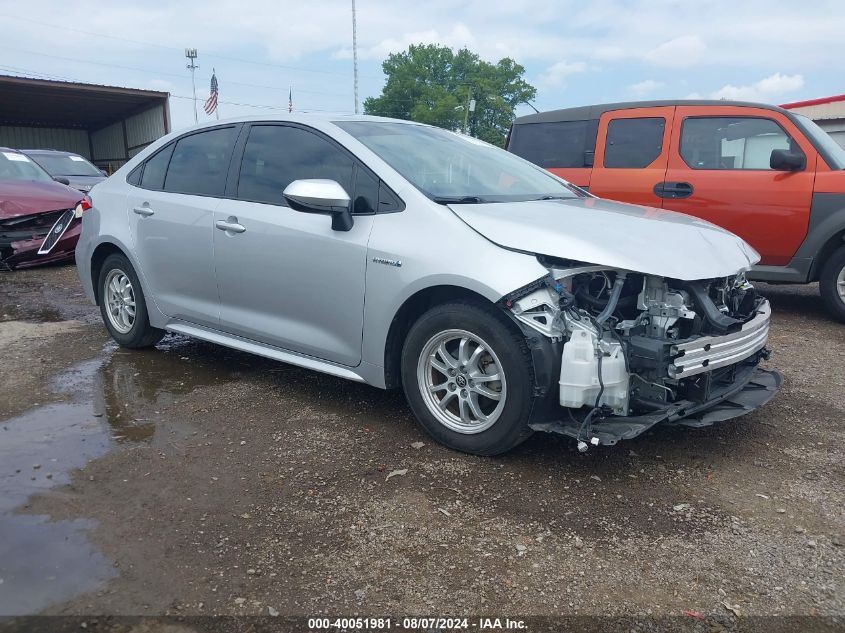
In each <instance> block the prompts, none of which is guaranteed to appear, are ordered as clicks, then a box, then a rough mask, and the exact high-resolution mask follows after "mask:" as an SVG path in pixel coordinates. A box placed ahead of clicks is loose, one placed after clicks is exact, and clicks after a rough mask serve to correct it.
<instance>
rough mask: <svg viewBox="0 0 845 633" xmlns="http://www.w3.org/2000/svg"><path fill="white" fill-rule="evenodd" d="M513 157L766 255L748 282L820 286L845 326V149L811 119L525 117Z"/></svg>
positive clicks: (758, 112)
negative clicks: (725, 234) (684, 217)
mask: <svg viewBox="0 0 845 633" xmlns="http://www.w3.org/2000/svg"><path fill="white" fill-rule="evenodd" d="M507 148H508V149H509V150H510V151H511V152H513V153H515V154H517V155H519V156H521V157H523V158H525V159H527V160H530V161H532V162H533V163H536V164H537V165H539V166H541V167H544V168H546V169H548V170H549V171H551V172H553V173H555V174H557V175H559V176H561V177H562V178H564V179H566V180H568V181H569V182H571V183H573V184H575V185H578V186H580V187H583V188H585V189H588V190H589V191H590V192H591V193H593V194H595V195H597V196H599V197H602V198H610V199H613V200H620V201H623V202H632V203H636V204H642V205H648V206H651V207H658V208H664V209H671V210H673V211H680V212H682V213H687V214H690V215H694V216H697V217H700V218H702V219H705V220H708V221H710V222H713V223H714V224H718V225H720V226H722V227H724V228H726V229H728V230H730V231H732V232H733V233H736V234H737V235H739V236H741V237H742V238H743V239H745V240H746V241H747V242H748V243H749V244H751V245H752V246H753V247H754V248H755V249H757V251H758V252H759V253H760V256H761V260H760V264H759V265H758V266H756V267H754V269H753V270H752V271H751V273H750V274H749V277H750V278H752V279H758V280H761V281H768V282H774V283H809V282H814V281H819V282H820V284H819V286H820V289H821V295H822V298H823V300H824V302H825V305H826V306H827V308H828V309H829V311H830V312H831V314H832V315H833V316H835V317H836V318H838V319H839V320H841V321H843V322H845V149H843V148H842V147H840V146H839V145H838V144H837V143H836V141H834V140H833V139H832V138H831V137H830V136H829V135H828V134H827V133H826V132H824V131H823V130H822V129H821V128H819V127H818V126H817V125H816V124H815V123H813V122H812V121H811V120H810V119H808V118H806V117H803V116H801V115H798V114H795V113H794V112H790V111H788V110H784V109H783V108H778V107H776V106H770V105H763V104H758V103H743V102H734V101H650V102H633V103H612V104H604V105H594V106H585V107H578V108H567V109H564V110H554V111H551V112H542V113H539V114H532V115H529V116H524V117H520V118H518V119H516V121H514V124H513V126H512V128H511V131H510V134H509V135H508V143H507Z"/></svg>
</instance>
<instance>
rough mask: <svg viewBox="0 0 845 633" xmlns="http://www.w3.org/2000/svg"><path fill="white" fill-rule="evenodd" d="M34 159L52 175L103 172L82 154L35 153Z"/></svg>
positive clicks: (94, 174) (100, 173)
mask: <svg viewBox="0 0 845 633" xmlns="http://www.w3.org/2000/svg"><path fill="white" fill-rule="evenodd" d="M31 158H32V160H34V161H35V162H37V163H38V164H39V165H41V166H42V167H43V168H44V169H46V170H47V173H49V174H50V175H51V176H100V177H101V178H102V176H103V174H102V172H100V170H99V169H97V168H96V167H94V165H92V164H91V163H89V162H88V161H87V160H85V159H84V158H82V156H74V155H73V154H34V155H33V156H31Z"/></svg>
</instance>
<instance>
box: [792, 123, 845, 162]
mask: <svg viewBox="0 0 845 633" xmlns="http://www.w3.org/2000/svg"><path fill="white" fill-rule="evenodd" d="M793 120H794V121H795V123H796V124H797V125H798V127H800V128H801V129H802V130H803V131H804V134H806V135H807V136H808V137H810V140H812V141H813V144H814V145H815V146H816V147H817V148H819V151H820V153H821V154H822V158H824V160H825V162H827V163H831V165H830V168H831V169H845V149H843V148H842V146H841V145H840V144H839V143H837V142H836V141H834V140H833V137H832V136H831V135H830V134H828V133H827V132H825V131H824V130H823V129H821V128H820V127H819V126H818V125H816V123H815V122H814V121H812V120H810V119H808V118H807V117H805V116H803V115H801V114H796V115H794V119H793Z"/></svg>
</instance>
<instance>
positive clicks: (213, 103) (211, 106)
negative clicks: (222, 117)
mask: <svg viewBox="0 0 845 633" xmlns="http://www.w3.org/2000/svg"><path fill="white" fill-rule="evenodd" d="M203 109H204V110H205V113H206V114H211V113H212V112H214V111H215V110H216V109H217V75H216V74H215V73H214V71H212V72H211V94H209V95H208V99H206V100H205V106H203Z"/></svg>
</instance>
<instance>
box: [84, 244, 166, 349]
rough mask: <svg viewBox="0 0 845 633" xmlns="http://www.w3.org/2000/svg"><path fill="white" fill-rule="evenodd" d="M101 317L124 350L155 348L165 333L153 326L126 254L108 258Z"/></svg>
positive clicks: (101, 283) (103, 276)
mask: <svg viewBox="0 0 845 633" xmlns="http://www.w3.org/2000/svg"><path fill="white" fill-rule="evenodd" d="M98 288H99V298H100V314H101V315H102V317H103V323H104V324H105V326H106V329H107V330H108V331H109V334H111V337H112V338H113V339H114V340H115V341H116V342H117V344H118V345H120V346H121V347H130V348H141V347H152V346H153V345H155V344H156V343H158V342H159V341H160V340H161V338H162V337H163V336H164V334H165V332H164V330H160V329H158V328H154V327H152V326H151V325H150V319H149V315H148V313H147V303H146V301H145V299H144V292H143V291H142V290H141V282H140V281H138V275H137V274H136V273H135V269H134V268H133V267H132V264H131V263H130V262H129V260H128V259H127V258H126V256H125V255H122V254H119V253H114V254H112V255H109V256H108V257H106V259H105V261H104V262H103V265H102V267H101V268H100V275H99V281H98Z"/></svg>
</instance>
